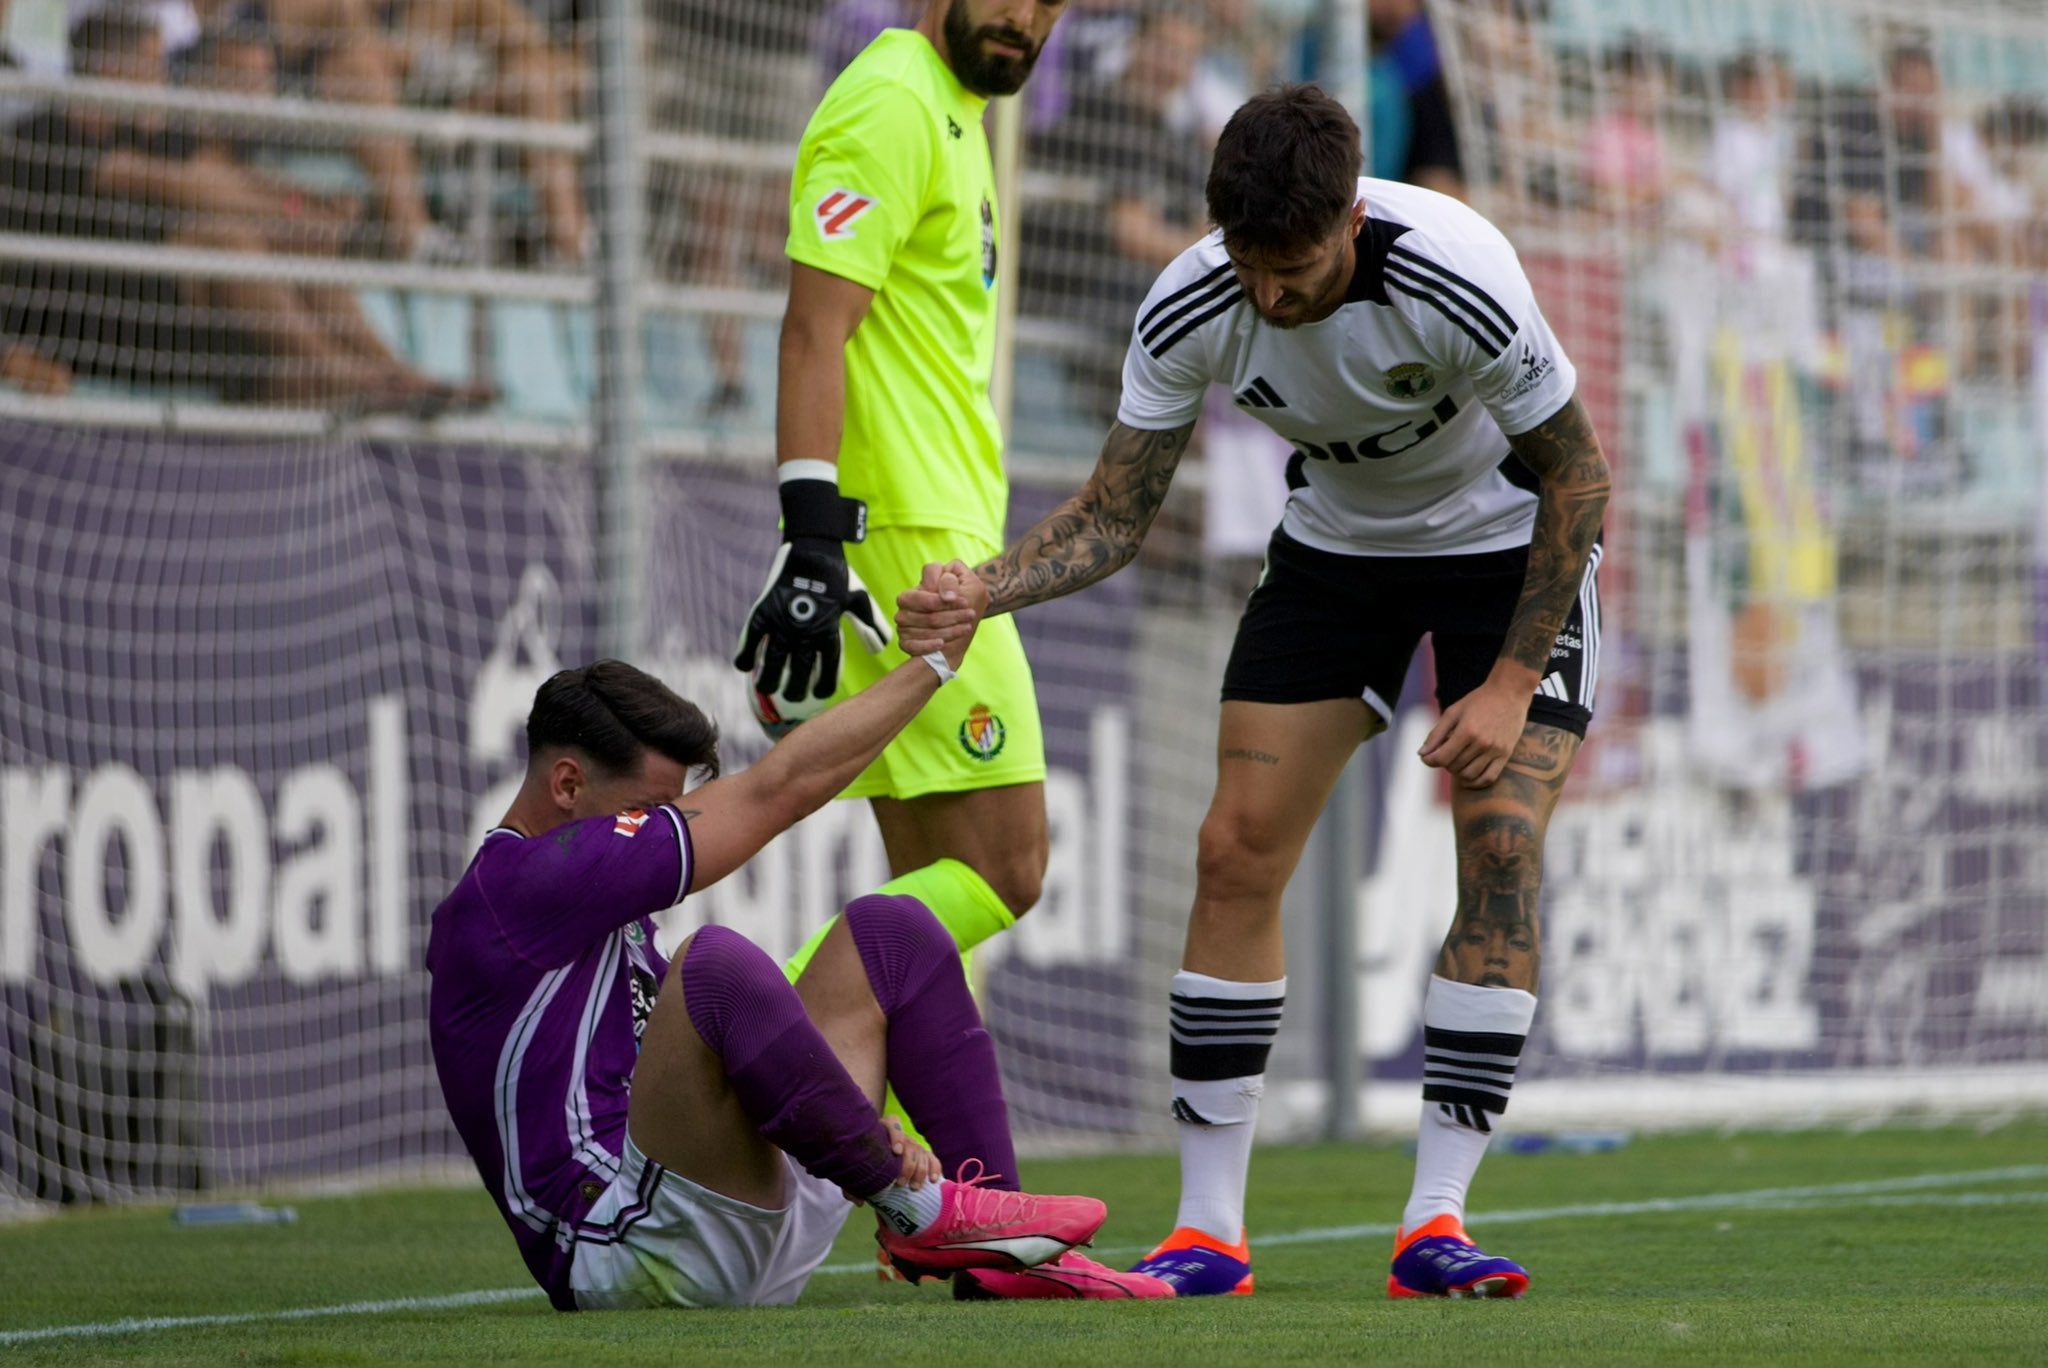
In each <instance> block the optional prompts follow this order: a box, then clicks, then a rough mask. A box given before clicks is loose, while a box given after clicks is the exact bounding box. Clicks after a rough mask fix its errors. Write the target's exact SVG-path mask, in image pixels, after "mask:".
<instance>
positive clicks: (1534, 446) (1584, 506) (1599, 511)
mask: <svg viewBox="0 0 2048 1368" xmlns="http://www.w3.org/2000/svg"><path fill="white" fill-rule="evenodd" d="M1508 447H1509V448H1510V449H1511V450H1512V451H1513V452H1514V453H1515V455H1516V456H1517V457H1518V458H1519V459H1520V460H1521V462H1522V464H1523V465H1525V466H1527V467H1529V469H1530V470H1531V471H1532V472H1534V473H1535V476H1536V479H1537V481H1538V486H1539V492H1538V494H1537V498H1536V529H1535V531H1534V532H1532V533H1531V534H1530V536H1529V569H1528V572H1527V573H1526V574H1525V575H1524V576H1523V579H1522V598H1521V602H1519V603H1517V604H1516V605H1515V616H1514V619H1513V621H1512V622H1510V623H1509V625H1508V634H1507V640H1506V641H1504V642H1503V643H1502V644H1501V648H1500V658H1501V660H1502V661H1512V662H1513V663H1514V664H1516V665H1518V666H1520V667H1522V668H1523V669H1525V670H1527V671H1528V672H1529V673H1528V684H1529V687H1530V689H1531V690H1532V691H1533V690H1534V689H1535V687H1536V685H1537V684H1539V683H1540V682H1542V679H1543V675H1544V672H1545V671H1547V670H1548V669H1549V668H1550V648H1551V646H1552V645H1553V644H1554V643H1555V642H1556V641H1557V634H1558V633H1559V632H1560V631H1563V630H1564V620H1565V618H1566V616H1567V615H1569V614H1570V612H1571V610H1572V602H1573V600H1575V599H1576V598H1578V596H1579V585H1580V582H1581V581H1582V580H1584V579H1585V576H1586V562H1587V561H1588V560H1589V559H1590V558H1591V557H1592V554H1593V543H1594V542H1595V541H1596V540H1598V538H1599V536H1600V520H1601V518H1602V517H1603V516H1604V515H1605V513H1606V511H1607V493H1608V486H1609V481H1608V473H1607V457H1606V455H1605V454H1603V453H1602V452H1601V450H1600V438H1599V437H1598V436H1597V435H1595V433H1594V432H1593V422H1592V420H1591V419H1590V418H1588V417H1587V416H1586V406H1585V405H1584V404H1581V403H1580V402H1579V399H1578V396H1577V395H1573V396H1572V397H1571V398H1570V399H1568V400H1566V401H1565V406H1564V407H1563V408H1561V409H1559V410H1558V411H1557V412H1556V413H1553V414H1551V415H1550V417H1548V418H1546V419H1545V420H1544V421H1542V422H1541V423H1538V424H1537V425H1536V426H1535V427H1533V428H1530V429H1529V430H1528V431H1527V432H1523V433H1518V434H1517V435H1515V436H1513V437H1510V438H1508Z"/></svg>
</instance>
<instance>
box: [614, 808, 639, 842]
mask: <svg viewBox="0 0 2048 1368" xmlns="http://www.w3.org/2000/svg"><path fill="white" fill-rule="evenodd" d="M646 825H647V814H646V813H645V812H643V811H641V810H640V809H639V808H628V809H626V810H625V811H624V812H622V813H620V814H619V815H618V817H617V818H615V819H614V820H613V822H612V835H614V836H624V837H626V838H627V839H629V840H630V839H631V838H633V837H635V836H638V835H639V834H640V828H641V827H644V826H646Z"/></svg>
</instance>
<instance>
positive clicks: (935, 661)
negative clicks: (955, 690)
mask: <svg viewBox="0 0 2048 1368" xmlns="http://www.w3.org/2000/svg"><path fill="white" fill-rule="evenodd" d="M918 659H919V660H922V661H923V662H924V663H925V664H927V665H929V666H931V667H932V673H934V674H936V675H937V676H938V677H939V683H940V685H941V686H944V685H946V684H949V683H951V682H952V681H953V680H955V679H957V678H959V676H960V672H959V671H958V670H956V669H954V668H953V667H952V666H951V665H948V664H947V663H946V653H945V652H944V651H927V652H925V653H924V654H923V655H921V656H919V657H918Z"/></svg>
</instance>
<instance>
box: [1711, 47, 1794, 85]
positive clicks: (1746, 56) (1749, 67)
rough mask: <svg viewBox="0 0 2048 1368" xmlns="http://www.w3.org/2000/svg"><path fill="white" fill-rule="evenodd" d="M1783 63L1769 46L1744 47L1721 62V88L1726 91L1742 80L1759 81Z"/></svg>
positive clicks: (1775, 70)
mask: <svg viewBox="0 0 2048 1368" xmlns="http://www.w3.org/2000/svg"><path fill="white" fill-rule="evenodd" d="M1783 65H1784V62H1783V61H1782V59H1780V58H1779V56H1778V54H1777V53H1776V52H1775V51H1774V50H1772V49H1770V48H1764V47H1746V48H1744V49H1742V51H1740V52H1738V53H1736V54H1735V55H1734V56H1733V57H1730V58H1729V59H1728V60H1727V61H1725V62H1723V63H1722V64H1721V89H1722V91H1723V93H1726V92H1727V91H1728V90H1730V89H1732V88H1733V87H1735V86H1737V85H1740V84H1741V83H1742V82H1744V81H1761V80H1763V79H1764V78H1766V77H1768V76H1770V75H1772V74H1773V73H1775V72H1777V71H1778V70H1779V69H1780V68H1781V67H1783Z"/></svg>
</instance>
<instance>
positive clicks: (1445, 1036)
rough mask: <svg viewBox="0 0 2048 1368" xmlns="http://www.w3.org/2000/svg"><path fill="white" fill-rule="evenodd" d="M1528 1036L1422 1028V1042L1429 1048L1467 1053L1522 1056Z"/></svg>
mask: <svg viewBox="0 0 2048 1368" xmlns="http://www.w3.org/2000/svg"><path fill="white" fill-rule="evenodd" d="M1528 1038H1529V1037H1527V1036H1518V1035H1500V1034H1497V1033H1495V1032H1491V1031H1447V1030H1445V1029H1444V1028H1443V1027H1441V1026H1425V1027H1423V1028H1422V1044H1423V1047H1424V1048H1425V1049H1429V1050H1458V1051H1462V1052H1463V1053H1465V1054H1482V1055H1507V1056H1509V1057H1510V1058H1520V1057H1521V1054H1522V1042H1523V1041H1525V1040H1527V1039H1528Z"/></svg>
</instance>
